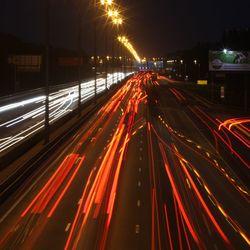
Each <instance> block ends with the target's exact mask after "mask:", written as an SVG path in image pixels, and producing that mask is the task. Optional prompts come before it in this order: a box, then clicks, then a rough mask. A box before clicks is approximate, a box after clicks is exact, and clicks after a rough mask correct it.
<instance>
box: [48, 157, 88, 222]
mask: <svg viewBox="0 0 250 250" xmlns="http://www.w3.org/2000/svg"><path fill="white" fill-rule="evenodd" d="M84 159H85V157H84V156H82V159H81V160H80V162H79V164H78V165H77V167H76V169H75V171H74V173H73V174H72V176H71V178H70V179H69V181H68V183H67V185H66V186H65V187H64V189H63V191H62V192H61V194H60V196H59V197H58V199H57V201H56V202H55V204H54V206H53V207H52V209H51V210H50V212H49V213H48V218H50V217H51V216H52V215H53V213H54V211H55V210H56V208H57V206H58V204H59V203H60V201H61V200H62V198H63V196H64V195H65V193H66V192H67V190H68V188H69V186H70V185H71V183H72V181H73V180H74V178H75V176H76V174H77V173H78V170H79V169H80V167H81V165H82V163H83V161H84Z"/></svg>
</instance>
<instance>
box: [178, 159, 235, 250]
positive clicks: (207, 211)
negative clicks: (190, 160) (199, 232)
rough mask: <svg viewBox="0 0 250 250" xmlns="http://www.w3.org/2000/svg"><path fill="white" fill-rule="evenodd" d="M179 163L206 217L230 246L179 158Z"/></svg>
mask: <svg viewBox="0 0 250 250" xmlns="http://www.w3.org/2000/svg"><path fill="white" fill-rule="evenodd" d="M180 163H181V166H182V169H183V171H184V172H185V174H186V176H187V178H188V180H189V182H190V184H191V186H192V188H193V190H194V191H195V193H196V195H197V197H198V199H199V201H200V203H201V205H202V206H203V208H204V210H205V212H206V213H207V215H208V217H209V218H210V220H211V221H212V223H213V224H214V226H215V228H216V230H217V231H218V233H219V234H220V236H221V237H222V238H223V240H224V241H225V242H226V244H227V245H228V246H230V247H231V243H230V241H229V239H228V238H227V236H226V235H225V233H224V232H223V231H222V229H221V227H220V225H219V224H218V222H217V221H216V219H215V218H214V216H213V215H212V213H211V211H210V210H209V208H208V206H207V204H206V203H205V201H204V200H203V198H202V196H201V194H200V192H199V190H198V188H197V187H196V185H195V183H194V181H193V179H192V177H191V176H190V174H189V172H188V171H187V169H186V166H185V164H184V163H183V162H182V161H181V160H180Z"/></svg>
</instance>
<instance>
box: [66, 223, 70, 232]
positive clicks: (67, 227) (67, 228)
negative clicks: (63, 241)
mask: <svg viewBox="0 0 250 250" xmlns="http://www.w3.org/2000/svg"><path fill="white" fill-rule="evenodd" d="M70 226H71V223H68V225H67V226H66V228H65V232H68V231H69V228H70Z"/></svg>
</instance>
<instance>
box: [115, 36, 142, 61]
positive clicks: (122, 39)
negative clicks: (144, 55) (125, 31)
mask: <svg viewBox="0 0 250 250" xmlns="http://www.w3.org/2000/svg"><path fill="white" fill-rule="evenodd" d="M117 39H118V41H119V42H120V43H121V44H123V45H124V46H125V47H126V48H127V50H128V51H129V52H130V53H131V54H132V55H133V57H134V58H135V60H136V61H138V62H140V61H141V59H140V57H139V55H138V54H137V52H136V50H135V49H134V47H133V45H132V44H131V43H130V42H129V40H128V38H127V37H126V36H118V37H117Z"/></svg>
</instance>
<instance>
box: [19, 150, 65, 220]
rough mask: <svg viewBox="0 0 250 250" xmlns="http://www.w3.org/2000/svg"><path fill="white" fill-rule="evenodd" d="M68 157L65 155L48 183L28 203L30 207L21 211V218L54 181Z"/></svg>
mask: <svg viewBox="0 0 250 250" xmlns="http://www.w3.org/2000/svg"><path fill="white" fill-rule="evenodd" d="M68 157H69V155H67V156H66V157H65V159H64V160H63V162H62V163H61V164H60V166H59V167H58V168H57V170H56V172H55V173H54V174H53V175H52V176H51V177H50V179H49V181H48V182H47V183H46V184H45V186H44V187H43V188H42V189H41V190H40V192H39V193H38V194H37V195H36V197H35V198H34V199H33V200H32V202H31V203H30V205H29V206H28V207H27V208H26V209H25V210H24V211H23V213H22V214H21V217H24V216H25V215H26V214H27V213H28V211H29V210H30V208H31V207H32V206H33V205H34V204H35V202H36V201H37V199H38V198H39V197H40V195H41V194H42V193H43V192H44V190H46V188H47V187H48V186H49V185H50V183H51V182H52V181H53V180H54V178H55V176H56V175H57V174H58V173H59V171H61V169H62V168H63V166H64V164H65V162H66V161H67V160H68Z"/></svg>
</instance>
